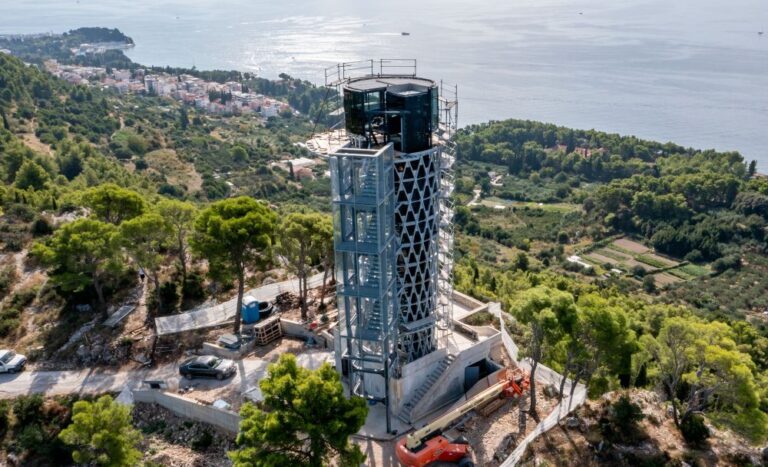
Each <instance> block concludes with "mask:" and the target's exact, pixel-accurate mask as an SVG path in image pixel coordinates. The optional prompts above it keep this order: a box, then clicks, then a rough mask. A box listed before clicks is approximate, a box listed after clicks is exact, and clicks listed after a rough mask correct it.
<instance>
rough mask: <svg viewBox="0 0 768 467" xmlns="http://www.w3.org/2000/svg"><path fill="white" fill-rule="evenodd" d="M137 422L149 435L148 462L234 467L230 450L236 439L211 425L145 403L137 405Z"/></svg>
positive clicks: (145, 448) (173, 466)
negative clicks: (230, 458)
mask: <svg viewBox="0 0 768 467" xmlns="http://www.w3.org/2000/svg"><path fill="white" fill-rule="evenodd" d="M133 421H134V426H136V428H138V429H139V430H141V431H142V432H143V433H144V435H145V436H146V438H145V441H144V446H142V447H143V449H142V450H143V451H144V460H145V461H151V462H155V463H158V464H159V465H165V466H171V467H188V466H194V467H218V466H229V465H232V462H231V461H230V460H229V458H228V457H227V451H229V450H232V449H233V448H234V446H235V443H234V436H232V435H230V434H228V433H224V432H222V431H220V430H217V429H216V428H214V427H213V426H211V425H208V424H206V423H201V422H195V421H192V420H189V419H184V418H181V417H178V416H176V415H174V414H173V413H172V412H170V411H169V410H167V409H165V408H163V407H161V406H159V405H155V404H144V403H138V404H136V405H135V406H134V409H133Z"/></svg>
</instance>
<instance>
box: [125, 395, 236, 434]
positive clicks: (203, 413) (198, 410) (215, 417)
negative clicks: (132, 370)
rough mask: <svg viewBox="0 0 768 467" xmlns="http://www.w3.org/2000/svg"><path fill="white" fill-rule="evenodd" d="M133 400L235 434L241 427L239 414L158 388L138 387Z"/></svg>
mask: <svg viewBox="0 0 768 467" xmlns="http://www.w3.org/2000/svg"><path fill="white" fill-rule="evenodd" d="M133 400H134V401H136V402H146V403H150V404H157V405H160V406H162V407H165V408H166V409H168V410H170V411H171V412H173V413H175V414H176V415H178V416H180V417H184V418H189V419H192V420H197V421H199V422H203V423H208V424H210V425H213V426H215V427H217V428H220V429H222V430H224V431H226V432H228V433H231V434H233V435H236V434H237V432H238V430H239V428H240V415H239V414H237V413H235V412H232V411H229V410H222V409H217V408H216V407H211V406H209V405H203V404H201V403H199V402H197V401H194V400H192V399H188V398H186V397H182V396H179V395H176V394H171V393H167V392H163V391H158V390H156V389H136V390H134V391H133Z"/></svg>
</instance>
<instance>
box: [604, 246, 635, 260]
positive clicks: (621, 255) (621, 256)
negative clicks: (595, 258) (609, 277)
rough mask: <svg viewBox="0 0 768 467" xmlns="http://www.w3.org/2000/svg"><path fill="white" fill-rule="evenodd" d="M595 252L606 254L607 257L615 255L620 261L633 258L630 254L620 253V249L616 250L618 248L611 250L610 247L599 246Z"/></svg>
mask: <svg viewBox="0 0 768 467" xmlns="http://www.w3.org/2000/svg"><path fill="white" fill-rule="evenodd" d="M595 252H596V253H597V254H600V255H603V256H607V257H609V258H610V257H616V258H618V259H619V260H620V261H628V260H631V259H633V258H632V256H630V255H628V254H626V253H622V252H621V251H618V250H612V249H610V248H601V249H599V250H596V251H595Z"/></svg>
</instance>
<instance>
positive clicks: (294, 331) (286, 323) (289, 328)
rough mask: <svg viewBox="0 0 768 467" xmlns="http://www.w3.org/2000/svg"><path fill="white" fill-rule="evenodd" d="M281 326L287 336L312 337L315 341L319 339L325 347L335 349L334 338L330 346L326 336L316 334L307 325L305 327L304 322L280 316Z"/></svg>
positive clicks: (320, 344) (319, 343)
mask: <svg viewBox="0 0 768 467" xmlns="http://www.w3.org/2000/svg"><path fill="white" fill-rule="evenodd" d="M280 328H281V329H282V331H283V334H284V335H286V336H291V337H298V338H299V339H304V340H306V339H309V338H310V337H312V338H314V339H315V341H317V344H318V345H319V346H321V347H324V348H330V349H333V340H331V342H330V347H329V346H328V345H329V343H328V342H327V341H326V340H325V338H324V337H323V336H322V335H321V334H322V333H321V334H315V333H314V332H312V331H310V330H309V329H307V328H306V327H304V325H303V324H301V323H298V322H296V321H291V320H290V319H285V318H280Z"/></svg>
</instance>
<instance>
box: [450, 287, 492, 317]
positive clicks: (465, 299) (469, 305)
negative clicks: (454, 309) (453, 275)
mask: <svg viewBox="0 0 768 467" xmlns="http://www.w3.org/2000/svg"><path fill="white" fill-rule="evenodd" d="M453 301H454V302H455V303H458V304H459V305H461V306H463V307H464V308H466V309H468V310H472V311H473V312H477V311H481V310H480V309H482V308H485V307H487V306H488V304H487V303H483V302H481V301H480V300H478V299H476V298H472V297H470V296H469V295H467V294H463V293H461V292H457V291H455V290H454V291H453Z"/></svg>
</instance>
